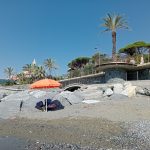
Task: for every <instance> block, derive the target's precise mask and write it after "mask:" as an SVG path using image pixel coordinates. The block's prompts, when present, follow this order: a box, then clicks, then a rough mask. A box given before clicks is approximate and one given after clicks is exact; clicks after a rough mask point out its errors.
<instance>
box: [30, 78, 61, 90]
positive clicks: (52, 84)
mask: <svg viewBox="0 0 150 150" xmlns="http://www.w3.org/2000/svg"><path fill="white" fill-rule="evenodd" d="M60 86H61V84H60V83H59V82H58V81H55V80H52V79H42V80H39V81H36V82H34V83H32V84H31V85H30V88H31V89H38V88H57V87H60Z"/></svg>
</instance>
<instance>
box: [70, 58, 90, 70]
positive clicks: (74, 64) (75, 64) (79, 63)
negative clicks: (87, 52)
mask: <svg viewBox="0 0 150 150" xmlns="http://www.w3.org/2000/svg"><path fill="white" fill-rule="evenodd" d="M89 60H90V58H89V57H78V58H76V59H74V60H72V61H71V62H70V63H68V67H69V68H71V69H80V68H82V67H83V66H84V65H86V64H87V63H88V62H89Z"/></svg>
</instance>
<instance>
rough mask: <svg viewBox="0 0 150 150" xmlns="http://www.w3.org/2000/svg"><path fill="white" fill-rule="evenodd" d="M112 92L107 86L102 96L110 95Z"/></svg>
mask: <svg viewBox="0 0 150 150" xmlns="http://www.w3.org/2000/svg"><path fill="white" fill-rule="evenodd" d="M112 94H113V91H112V90H111V88H107V89H106V90H105V92H104V94H103V96H111V95H112Z"/></svg>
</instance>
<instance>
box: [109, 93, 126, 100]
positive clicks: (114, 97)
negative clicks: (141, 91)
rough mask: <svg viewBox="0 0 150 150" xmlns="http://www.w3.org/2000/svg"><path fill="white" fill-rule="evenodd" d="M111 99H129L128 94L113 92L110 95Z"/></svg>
mask: <svg viewBox="0 0 150 150" xmlns="http://www.w3.org/2000/svg"><path fill="white" fill-rule="evenodd" d="M110 99H111V100H126V99H128V96H126V95H123V94H113V95H111V96H110Z"/></svg>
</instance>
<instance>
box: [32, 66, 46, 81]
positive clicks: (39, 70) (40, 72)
mask: <svg viewBox="0 0 150 150" xmlns="http://www.w3.org/2000/svg"><path fill="white" fill-rule="evenodd" d="M34 76H35V78H36V79H43V78H45V69H44V67H43V66H36V68H35V72H34Z"/></svg>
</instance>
